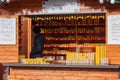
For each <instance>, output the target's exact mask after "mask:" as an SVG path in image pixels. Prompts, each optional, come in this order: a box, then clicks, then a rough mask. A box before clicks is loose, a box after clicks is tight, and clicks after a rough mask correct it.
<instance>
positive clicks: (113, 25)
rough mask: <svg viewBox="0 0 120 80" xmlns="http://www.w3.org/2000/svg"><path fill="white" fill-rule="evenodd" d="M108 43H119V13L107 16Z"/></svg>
mask: <svg viewBox="0 0 120 80" xmlns="http://www.w3.org/2000/svg"><path fill="white" fill-rule="evenodd" d="M108 44H120V14H116V15H109V16H108Z"/></svg>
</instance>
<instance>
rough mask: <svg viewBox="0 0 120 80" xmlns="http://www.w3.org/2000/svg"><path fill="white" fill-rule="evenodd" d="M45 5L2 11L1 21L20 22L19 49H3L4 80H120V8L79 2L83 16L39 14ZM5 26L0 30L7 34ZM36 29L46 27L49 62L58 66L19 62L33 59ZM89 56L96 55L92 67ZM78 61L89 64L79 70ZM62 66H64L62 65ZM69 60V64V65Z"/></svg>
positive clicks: (20, 4) (22, 4)
mask: <svg viewBox="0 0 120 80" xmlns="http://www.w3.org/2000/svg"><path fill="white" fill-rule="evenodd" d="M42 3H43V1H42V0H38V1H33V0H21V1H16V2H11V3H9V4H6V5H2V6H1V7H0V14H1V17H0V18H1V20H2V19H6V18H7V19H14V20H15V22H16V28H15V29H14V30H15V33H16V35H14V38H13V39H15V40H16V41H15V43H12V44H7V45H6V44H2V42H1V44H0V56H1V58H0V63H2V65H1V68H0V70H1V71H3V72H4V73H5V72H6V71H7V72H6V73H7V77H6V74H4V73H1V74H4V76H3V79H4V80H5V78H8V80H13V79H15V80H21V79H23V80H26V79H27V80H50V79H52V80H56V79H58V80H111V79H112V80H119V77H120V70H119V69H120V68H119V65H120V50H119V48H120V44H119V37H118V36H119V35H117V34H119V29H118V28H117V27H118V26H120V25H119V24H118V22H119V20H118V19H120V6H119V3H116V4H111V3H109V2H104V3H103V4H100V3H99V2H98V1H97V0H96V1H94V0H78V3H80V9H78V10H77V11H78V13H62V14H60V13H58V14H47V13H46V12H45V13H44V14H40V11H42V10H43V9H44V8H43V7H42V5H43V4H42ZM57 5H58V4H57ZM4 14H6V15H4ZM11 15H12V16H11ZM3 22H4V21H3ZM9 24H12V23H9ZM13 24H15V23H13ZM111 25H112V26H111ZM4 26H6V25H3V24H2V23H1V24H0V28H1V32H2V30H5V29H3V28H2V27H4ZM33 26H38V27H41V29H42V34H44V35H45V36H46V43H45V46H44V47H45V50H44V53H43V54H44V57H45V58H52V59H54V60H55V61H56V62H57V61H58V62H57V64H41V63H40V64H36V62H32V63H31V62H27V63H24V64H21V63H20V61H21V60H20V57H21V56H23V55H24V56H25V58H26V59H28V60H29V59H30V58H29V54H30V51H31V47H32V43H33V38H34V34H33V32H32V28H33ZM11 27H13V25H12V26H11ZM109 27H112V28H109ZM115 27H116V28H115ZM113 28H114V31H116V32H117V33H116V32H114V31H113ZM6 31H7V28H6ZM112 31H113V32H112ZM113 34H114V35H113ZM12 35H13V34H12ZM116 35H117V37H115V36H116ZM110 36H111V37H112V38H110ZM0 38H2V37H1V36H0ZM115 39H117V40H118V41H116V40H115ZM76 53H78V54H77V55H76ZM79 53H80V54H79ZM88 53H93V55H92V56H94V59H93V58H90V59H89V61H91V62H88V61H87V60H88V59H84V58H88V57H91V56H88ZM89 55H91V54H89ZM73 56H74V57H73ZM75 56H77V58H78V59H82V60H86V61H85V62H79V63H80V64H78V62H77V63H76V62H75V59H74V58H76V57H75ZM69 59H72V60H73V61H69ZM60 60H61V62H64V63H62V64H61V63H60V62H59V61H60ZM65 60H68V62H67V61H66V62H67V65H66V64H65ZM82 60H81V61H82ZM101 60H102V61H101ZM58 63H59V64H58ZM81 63H82V64H81ZM86 63H87V65H86ZM73 64H74V65H73ZM51 73H53V74H51ZM81 74H82V75H81Z"/></svg>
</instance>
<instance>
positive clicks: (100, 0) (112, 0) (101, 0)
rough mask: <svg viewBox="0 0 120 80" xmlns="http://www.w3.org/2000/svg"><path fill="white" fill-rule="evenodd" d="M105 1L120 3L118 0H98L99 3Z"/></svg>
mask: <svg viewBox="0 0 120 80" xmlns="http://www.w3.org/2000/svg"><path fill="white" fill-rule="evenodd" d="M105 1H106V2H110V3H111V4H114V3H120V0H99V3H100V4H103V3H104V2H105Z"/></svg>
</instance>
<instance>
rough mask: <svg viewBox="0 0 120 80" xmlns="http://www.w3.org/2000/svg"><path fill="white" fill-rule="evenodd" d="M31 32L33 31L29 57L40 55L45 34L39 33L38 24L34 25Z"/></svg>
mask: <svg viewBox="0 0 120 80" xmlns="http://www.w3.org/2000/svg"><path fill="white" fill-rule="evenodd" d="M33 32H34V33H35V35H36V36H35V37H34V44H33V47H32V50H31V53H30V58H37V57H42V56H43V55H42V52H43V50H44V43H45V36H44V35H43V34H41V33H40V32H41V29H40V27H39V26H35V27H34V28H33Z"/></svg>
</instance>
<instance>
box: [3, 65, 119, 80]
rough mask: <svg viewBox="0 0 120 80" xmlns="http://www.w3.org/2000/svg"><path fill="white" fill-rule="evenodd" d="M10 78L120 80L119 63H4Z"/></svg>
mask: <svg viewBox="0 0 120 80" xmlns="http://www.w3.org/2000/svg"><path fill="white" fill-rule="evenodd" d="M2 65H3V66H4V67H5V68H6V69H5V72H6V73H7V78H8V80H120V79H119V78H120V66H119V65H66V64H21V63H3V64H2Z"/></svg>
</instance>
